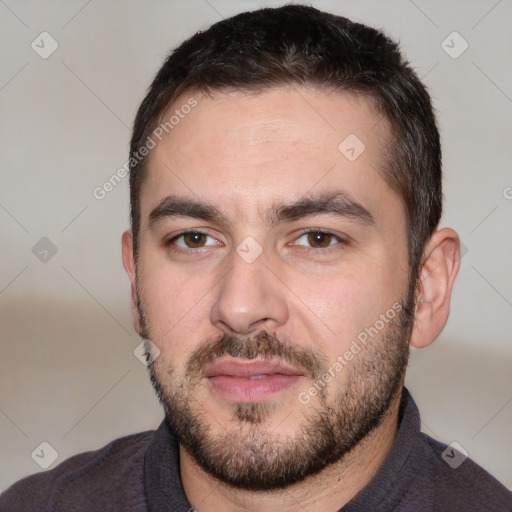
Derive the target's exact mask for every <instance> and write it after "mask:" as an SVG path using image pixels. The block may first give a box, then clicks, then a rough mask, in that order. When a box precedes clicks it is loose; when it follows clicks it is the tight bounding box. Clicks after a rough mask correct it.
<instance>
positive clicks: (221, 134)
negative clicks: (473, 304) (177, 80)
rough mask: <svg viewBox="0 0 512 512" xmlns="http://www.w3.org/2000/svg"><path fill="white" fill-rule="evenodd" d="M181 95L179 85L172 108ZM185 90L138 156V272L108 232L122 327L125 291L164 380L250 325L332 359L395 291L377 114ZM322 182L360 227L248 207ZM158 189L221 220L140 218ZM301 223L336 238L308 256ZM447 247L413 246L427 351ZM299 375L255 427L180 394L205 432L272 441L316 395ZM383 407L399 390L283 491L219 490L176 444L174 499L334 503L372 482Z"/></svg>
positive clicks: (383, 451)
mask: <svg viewBox="0 0 512 512" xmlns="http://www.w3.org/2000/svg"><path fill="white" fill-rule="evenodd" d="M190 96H191V93H188V94H184V95H183V96H182V97H181V98H178V100H177V101H176V102H175V105H178V106H179V105H180V104H181V103H185V102H186V101H187V99H188V98H189V97H190ZM193 96H194V98H196V99H197V100H198V105H197V106H196V107H195V108H194V109H193V110H192V111H191V112H190V113H189V114H188V115H187V116H186V117H185V119H183V120H182V121H181V122H180V123H179V124H178V125H176V126H175V127H174V129H173V130H172V131H171V132H170V133H169V134H168V135H167V136H166V137H164V138H163V139H162V142H161V143H159V144H158V145H157V147H156V148H155V149H153V150H152V153H151V155H150V165H149V169H150V170H149V173H148V175H147V177H146V179H145V182H144V184H143V186H142V190H141V230H140V234H139V240H140V242H139V255H138V268H136V265H135V260H134V255H133V239H132V234H131V233H130V232H129V231H127V232H125V233H124V235H123V262H124V265H125V268H126V270H127V272H128V275H129V277H130V280H131V284H132V302H133V317H134V326H135V329H136V330H137V332H139V333H140V328H141V323H140V318H139V310H138V308H137V300H138V298H140V301H141V303H142V304H143V307H144V313H145V316H146V322H147V325H148V328H149V329H150V332H151V340H152V341H153V343H155V345H157V346H158V348H159V349H160V351H161V353H160V356H159V357H158V359H157V360H156V361H155V370H156V372H157V374H159V376H160V379H161V380H162V381H164V383H165V379H166V378H168V377H166V375H167V373H166V368H170V367H172V368H173V370H174V371H175V375H178V376H180V375H181V376H182V375H183V373H184V368H185V366H186V362H187V359H188V357H189V356H190V355H191V354H192V352H193V351H194V349H196V348H197V347H198V346H199V345H201V344H204V343H207V342H208V341H209V340H213V339H216V338H218V337H219V335H221V334H223V333H227V334H235V335H240V336H242V335H250V334H253V333H255V332H257V331H258V330H262V329H263V330H266V331H268V332H271V333H275V334H276V335H279V336H281V337H283V339H286V340H288V341H289V342H290V343H291V344H293V345H294V346H296V347H308V348H311V349H312V350H314V351H315V352H317V353H319V354H321V355H322V356H323V358H324V360H325V361H326V362H327V363H328V364H333V363H334V362H335V361H336V358H337V357H338V356H340V355H342V354H344V353H345V352H346V351H347V350H348V349H349V347H350V345H351V343H352V341H353V340H354V339H355V338H356V337H357V335H358V334H359V333H360V332H361V331H362V330H364V328H365V327H368V326H371V325H374V324H375V322H376V320H377V319H378V318H379V315H381V314H383V313H385V312H386V311H387V310H389V309H390V307H391V306H392V304H393V303H396V302H397V301H400V300H402V299H403V298H404V297H405V295H406V292H407V287H408V266H407V259H408V255H407V239H406V217H405V210H404V208H403V205H402V203H401V201H400V198H399V197H398V196H397V195H396V193H395V192H394V191H393V190H392V189H391V188H390V187H389V186H388V185H387V184H386V182H385V181H384V179H383V178H382V177H381V175H380V174H379V165H380V163H381V162H382V144H383V140H384V137H385V135H386V134H385V132H384V130H385V129H386V127H385V126H384V124H385V123H377V121H378V117H377V116H376V115H375V113H374V112H372V110H371V109H370V107H369V104H368V102H367V101H366V100H365V99H364V98H361V97H356V96H349V95H346V94H337V93H326V92H325V91H319V90H314V89H309V88H300V89H298V90H295V91H294V90H291V89H285V88H276V89H274V90H271V91H268V92H265V93H262V94H258V95H249V94H247V93H241V92H237V93H229V94H227V93H215V94H213V96H212V97H204V96H202V95H201V94H199V93H196V94H194V95H193ZM349 134H355V135H356V136H357V137H358V138H359V139H361V140H362V141H363V142H364V144H365V146H366V149H365V151H363V153H362V154H361V155H360V156H359V157H358V158H357V159H356V160H355V161H349V160H348V159H347V158H346V157H345V156H344V155H343V154H341V152H340V151H339V150H338V146H339V144H340V142H342V141H343V140H344V139H345V138H346V137H347V136H348V135H349ZM333 190H341V191H343V192H345V193H346V194H349V195H350V197H351V198H352V199H353V200H355V201H357V202H358V203H359V204H361V205H362V206H363V207H364V208H365V209H366V210H367V211H368V212H370V214H371V216H372V218H373V222H372V223H364V222H360V221H358V220H355V219H354V218H351V217H347V216H337V215H333V214H328V213H322V214H314V215H309V216H306V217H303V218H299V219H295V220H291V221H283V222H280V223H277V224H273V223H272V222H271V221H270V219H269V218H268V217H265V216H264V215H261V212H265V211H268V209H269V208H270V207H271V206H272V205H273V204H275V203H289V202H293V201H296V200H298V199H300V198H303V197H305V196H307V197H312V196H314V195H318V194H322V193H326V192H332V191H333ZM171 194H172V195H173V196H179V197H182V198H188V199H195V200H199V199H200V200H202V201H207V202H209V203H210V204H212V205H214V206H216V207H217V208H218V209H219V210H220V211H221V212H222V213H223V215H224V217H225V219H224V221H223V222H219V221H216V220H208V221H205V220H201V219H196V218H191V217H187V216H179V217H173V218H162V219H160V220H158V221H157V222H154V223H153V224H151V225H150V222H149V216H150V214H151V212H152V211H154V209H155V208H157V207H158V205H159V204H160V203H161V201H162V199H164V198H165V197H167V196H169V195H171ZM191 228H194V229H197V230H199V231H202V232H205V233H207V234H208V235H209V238H208V239H207V241H206V243H205V245H204V246H203V247H201V248H200V249H196V250H195V251H196V252H193V251H191V250H190V248H187V246H186V244H184V240H183V238H181V239H179V240H175V241H174V243H173V244H171V245H167V246H166V245H165V244H164V242H165V241H166V240H169V239H172V238H173V237H175V236H177V235H179V234H180V232H181V231H182V230H184V229H191ZM307 228H318V229H321V230H324V231H328V232H330V233H332V234H334V235H335V237H332V238H331V239H330V241H329V244H330V245H329V246H328V247H323V248H316V249H313V250H311V249H312V246H311V245H310V244H311V239H310V238H308V236H307V235H306V236H303V235H302V232H301V230H303V229H307ZM247 237H252V238H253V239H255V240H256V241H257V242H258V244H259V245H260V247H261V250H262V252H261V254H260V255H259V257H258V258H257V259H256V260H255V261H253V262H252V263H247V261H245V260H244V259H243V258H241V257H240V255H239V254H237V252H236V249H237V247H238V246H240V244H243V243H244V241H246V239H247ZM337 237H340V238H337ZM340 240H345V241H348V243H343V242H342V241H340ZM176 244H180V245H181V247H180V246H177V245H176ZM308 244H309V245H308ZM458 244H459V242H458V238H457V235H456V233H455V232H454V231H452V230H450V229H447V228H445V229H440V230H437V231H436V232H435V233H434V235H433V236H432V238H431V240H430V241H429V243H428V244H427V246H426V248H425V252H424V265H423V267H422V270H421V278H422V281H421V283H420V285H419V286H418V290H417V295H418V303H419V306H418V307H417V308H416V312H415V317H414V327H413V331H412V335H411V340H410V344H411V346H414V347H423V346H426V345H429V344H430V343H432V342H433V341H434V339H435V338H436V337H437V336H438V334H439V333H440V332H441V330H442V328H443V327H444V325H445V323H446V320H447V317H448V312H449V302H450V293H451V289H452V286H453V281H454V279H455V276H456V273H457V270H458V266H459V254H458ZM242 247H243V245H242ZM172 248H174V249H178V250H181V251H180V252H176V251H173V250H172ZM308 249H310V250H309V251H308ZM406 341H407V340H406ZM349 376H350V365H349V366H348V367H347V369H346V370H343V371H340V372H338V373H337V374H336V377H335V379H333V381H332V383H331V384H330V385H329V386H328V387H327V388H326V393H327V396H328V397H329V398H330V399H332V397H333V396H334V391H335V389H342V390H343V389H344V386H347V382H348V380H347V379H349ZM167 384H168V385H169V386H172V385H175V384H176V383H171V382H168V383H167ZM311 384H312V383H311V381H309V380H308V379H306V378H302V379H299V380H298V381H297V383H296V384H294V385H292V386H291V387H289V388H287V389H285V390H282V391H280V392H278V393H277V394H275V395H274V396H273V397H272V398H271V403H272V404H274V405H276V407H275V409H273V411H274V412H273V413H272V414H270V415H269V416H268V418H266V419H265V421H264V423H263V424H262V425H244V426H243V427H240V425H239V424H238V423H237V422H236V421H235V420H234V418H233V404H231V403H229V402H228V401H226V400H225V399H223V398H222V397H219V396H218V394H216V393H215V392H214V391H213V390H212V389H211V387H209V386H208V385H206V384H204V385H201V386H198V388H197V389H195V392H194V396H193V398H194V400H195V401H196V402H197V404H198V407H200V410H201V414H202V418H203V419H204V421H206V422H207V424H208V425H209V427H210V429H211V432H212V433H213V434H214V435H215V434H218V435H222V434H223V433H226V432H235V431H237V429H239V428H243V429H245V430H244V432H245V431H249V430H250V429H264V431H265V432H271V433H272V435H273V436H274V437H275V439H277V438H278V437H279V438H280V439H292V438H293V435H294V433H296V432H297V429H298V426H299V425H300V424H301V423H302V422H303V421H304V419H305V418H307V417H308V416H309V415H311V414H314V413H315V410H314V405H315V400H312V402H311V404H310V405H309V406H305V405H303V404H301V403H300V402H299V401H298V400H297V397H298V395H299V393H300V392H301V391H305V390H307V389H308V388H309V387H310V386H311ZM398 405H399V396H398V397H396V399H395V400H394V401H393V403H392V404H391V406H390V408H389V410H388V412H387V415H386V416H385V418H384V420H383V421H382V422H381V424H380V425H379V427H378V428H377V429H376V430H374V432H372V434H371V435H369V436H367V437H366V438H365V439H363V440H362V441H361V442H360V443H359V444H358V445H357V446H356V447H355V448H354V449H353V450H352V451H351V452H350V453H349V454H348V455H347V456H346V457H344V458H343V459H342V460H341V461H339V462H338V463H336V464H333V465H331V466H329V467H327V468H326V469H325V470H323V471H322V472H320V473H319V474H317V475H314V476H311V477H308V478H306V479H305V480H303V481H301V482H298V483H297V484H294V485H293V486H291V487H288V488H286V489H283V490H274V491H265V492H263V491H260V492H254V491H246V490H241V489H236V488H233V487H230V486H227V485H225V484H223V483H221V482H219V481H218V480H216V479H214V478H213V477H212V476H211V475H209V474H208V473H206V472H205V471H204V470H203V469H202V468H201V467H199V466H198V465H197V464H196V463H195V461H194V460H193V458H192V457H191V456H190V455H189V454H188V453H187V451H185V450H184V449H183V448H181V449H180V470H181V476H182V481H183V485H184V488H185V492H186V494H187V497H188V498H189V501H190V503H191V504H192V506H193V507H194V508H196V510H198V511H200V512H207V511H210V510H212V511H214V510H227V511H238V510H251V511H259V510H262V511H263V510H265V511H267V512H268V511H274V510H279V511H287V510H296V508H297V503H300V504H301V505H302V506H303V507H304V508H305V509H307V510H322V511H330V510H332V511H335V510H338V509H339V508H340V507H341V506H343V505H344V504H345V503H347V502H348V501H349V500H350V499H351V498H352V497H353V496H355V495H356V494H357V493H358V492H359V491H360V490H361V489H362V488H363V487H364V486H365V485H366V484H367V483H368V482H369V481H370V480H371V478H372V477H373V476H374V475H375V473H376V472H377V470H378V468H379V467H380V465H381V464H382V462H383V461H384V459H385V457H386V455H387V454H388V453H389V450H390V448H391V446H392V444H393V440H394V437H395V435H396V429H397V415H398Z"/></svg>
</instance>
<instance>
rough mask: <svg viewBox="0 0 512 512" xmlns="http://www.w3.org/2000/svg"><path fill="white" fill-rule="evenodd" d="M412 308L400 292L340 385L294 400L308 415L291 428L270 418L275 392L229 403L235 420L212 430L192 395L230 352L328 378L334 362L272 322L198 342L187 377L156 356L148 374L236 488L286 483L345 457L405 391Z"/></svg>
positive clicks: (212, 422)
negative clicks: (393, 310) (245, 333)
mask: <svg viewBox="0 0 512 512" xmlns="http://www.w3.org/2000/svg"><path fill="white" fill-rule="evenodd" d="M413 312H414V306H413V301H411V300H410V299H407V300H405V301H404V302H402V309H401V310H400V311H399V312H398V313H397V315H396V316H395V317H394V318H393V319H392V320H390V321H389V323H388V324H387V326H386V328H385V329H383V330H382V331H381V332H379V334H378V335H376V336H375V337H374V338H373V339H372V340H371V341H370V342H368V343H367V345H366V346H365V347H364V348H363V349H362V350H361V352H359V353H358V354H356V355H355V356H354V359H353V360H352V361H351V362H350V364H349V365H347V366H346V367H344V368H343V369H342V371H343V372H349V376H348V379H347V380H346V381H345V383H344V384H343V386H338V388H337V389H335V390H332V389H331V390H330V392H329V393H328V392H327V389H328V386H335V385H336V382H337V381H336V379H333V380H332V381H331V383H330V384H329V385H328V386H326V387H325V388H321V389H320V392H319V394H318V395H317V396H316V397H315V399H312V400H311V401H310V402H309V403H308V404H307V405H304V404H301V403H300V402H299V400H297V409H299V410H301V409H300V408H302V410H303V411H304V420H303V421H302V423H301V424H300V425H298V426H297V428H296V430H295V431H294V432H293V433H292V434H290V435H289V436H288V437H285V436H283V435H282V434H278V433H276V432H275V431H272V428H271V427H270V426H269V425H268V423H269V420H271V419H272V418H273V417H275V415H276V414H278V413H279V414H281V413H280V410H279V406H278V403H276V402H275V401H267V402H259V403H258V402H253V403H235V404H230V407H231V409H232V414H233V419H232V422H231V424H230V425H227V426H223V427H221V428H218V429H217V432H214V429H215V427H216V426H217V424H216V421H217V420H216V419H214V418H212V417H211V416H210V415H209V414H208V413H207V412H206V409H205V407H204V406H203V405H202V404H201V403H200V402H199V401H198V400H197V399H196V397H195V395H196V391H197V390H198V387H199V385H200V381H201V378H202V375H203V370H204V368H205V367H206V366H207V365H209V364H211V363H212V362H214V361H215V360H217V359H219V358H220V357H222V356H226V355H229V356H231V357H239V358H245V359H255V358H258V359H264V360H265V359H266V360H268V359H273V360H276V359H278V360H282V361H285V362H287V363H288V364H291V365H292V366H293V367H295V368H297V369H299V370H301V371H303V372H304V375H305V376H307V378H308V379H310V381H311V384H314V383H315V382H320V381H321V375H322V374H324V373H325V372H326V371H327V370H328V364H327V363H326V361H325V359H324V358H323V357H322V356H321V354H319V353H318V352H315V351H313V350H311V349H309V348H298V347H295V346H294V345H293V344H291V343H287V342H285V341H283V340H282V339H280V338H278V337H276V336H274V335H273V334H270V333H268V332H266V331H258V332H257V333H255V334H254V335H252V336H250V337H239V336H231V335H226V334H225V335H222V336H220V337H219V338H217V339H216V340H213V341H210V342H208V343H204V344H202V345H200V346H199V347H197V348H196V350H195V351H194V352H193V353H192V355H191V356H190V357H189V359H188V361H187V365H186V369H185V373H184V377H179V376H178V374H177V372H176V370H175V369H174V368H173V367H172V366H167V367H162V366H161V365H160V361H159V360H156V361H154V362H152V363H151V364H150V365H149V372H150V378H151V383H152V385H153V387H154V389H155V391H156V394H157V396H158V398H159V400H160V402H161V403H162V405H163V407H164V411H165V417H166V421H167V423H168V425H169V427H170V428H171V430H172V431H173V432H174V434H175V435H176V437H177V440H178V442H179V443H180V445H181V446H182V447H183V448H184V449H185V450H186V451H187V452H188V454H189V455H190V456H191V457H192V459H193V460H194V461H195V462H196V463H197V464H198V465H199V466H200V467H201V468H202V469H203V470H205V471H206V472H207V473H209V474H210V475H212V476H213V477H215V478H216V479H218V480H220V481H221V482H223V483H226V484H228V485H230V486H233V487H235V488H239V489H245V490H253V491H258V490H272V489H280V488H285V487H287V486H290V485H292V484H295V483H297V482H299V481H301V480H303V479H304V478H306V477H308V476H310V475H314V474H317V473H319V472H320V471H322V470H324V469H325V468H327V467H328V466H330V465H332V464H335V463H337V462H339V461H341V460H342V459H343V458H344V457H345V456H346V455H347V454H348V453H349V452H350V451H351V450H352V449H353V448H354V447H355V446H357V445H358V444H359V443H360V442H361V441H362V440H363V439H365V438H366V437H367V436H368V435H369V434H370V433H371V432H373V431H374V430H375V429H376V428H377V427H378V426H379V425H380V424H381V422H382V420H383V418H384V417H385V415H386V413H387V412H388V410H389V408H390V406H391V405H392V404H393V403H394V401H395V399H397V398H398V396H399V395H400V393H401V391H402V386H403V381H404V377H405V370H406V368H407V361H408V357H409V339H410V334H411V329H412V322H413ZM139 313H140V318H141V334H142V336H143V337H144V338H145V339H151V333H150V332H149V331H148V328H147V325H146V320H145V315H144V311H143V307H142V304H141V301H140V300H139ZM308 387H309V386H308ZM212 427H214V428H212ZM274 428H275V427H274Z"/></svg>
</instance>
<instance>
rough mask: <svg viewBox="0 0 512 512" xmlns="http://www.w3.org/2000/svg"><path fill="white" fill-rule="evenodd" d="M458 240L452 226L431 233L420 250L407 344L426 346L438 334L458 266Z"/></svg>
mask: <svg viewBox="0 0 512 512" xmlns="http://www.w3.org/2000/svg"><path fill="white" fill-rule="evenodd" d="M459 247H460V242H459V237H458V235H457V233H456V232H455V231H453V229H449V228H443V229H438V230H437V231H435V232H434V234H433V235H432V237H431V238H430V240H429V242H428V243H427V245H426V247H425V250H424V252H423V264H422V266H421V270H420V282H419V283H418V288H417V296H416V311H415V314H414V327H413V330H412V334H411V341H410V344H411V346H412V347H415V348H423V347H426V346H428V345H430V344H431V343H432V342H433V341H434V340H435V339H436V338H437V337H438V336H439V334H440V333H441V331H442V330H443V328H444V326H445V325H446V322H447V320H448V315H449V313H450V298H451V293H452V288H453V282H454V281H455V277H456V276H457V272H458V271H459V266H460V251H459Z"/></svg>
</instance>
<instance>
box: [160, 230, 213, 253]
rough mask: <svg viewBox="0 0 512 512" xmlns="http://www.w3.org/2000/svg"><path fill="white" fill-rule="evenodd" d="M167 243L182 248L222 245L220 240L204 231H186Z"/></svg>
mask: <svg viewBox="0 0 512 512" xmlns="http://www.w3.org/2000/svg"><path fill="white" fill-rule="evenodd" d="M166 245H169V246H176V247H178V248H179V249H180V250H187V249H202V248H206V247H209V246H211V245H220V243H219V241H218V240H216V239H215V238H213V237H212V236H211V235H209V234H208V233H203V232H202V231H184V232H182V233H180V234H179V235H176V236H175V237H174V238H171V239H170V240H169V241H168V242H167V243H166Z"/></svg>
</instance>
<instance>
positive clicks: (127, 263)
mask: <svg viewBox="0 0 512 512" xmlns="http://www.w3.org/2000/svg"><path fill="white" fill-rule="evenodd" d="M122 253H123V266H124V268H125V270H126V273H127V274H128V277H129V279H130V286H131V308H132V320H133V328H134V329H135V332H136V333H137V334H138V335H139V336H140V335H141V329H140V314H139V308H138V304H137V302H138V300H139V296H138V287H137V265H136V262H135V254H134V252H133V234H132V232H131V231H130V230H127V231H125V232H124V233H123V237H122Z"/></svg>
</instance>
